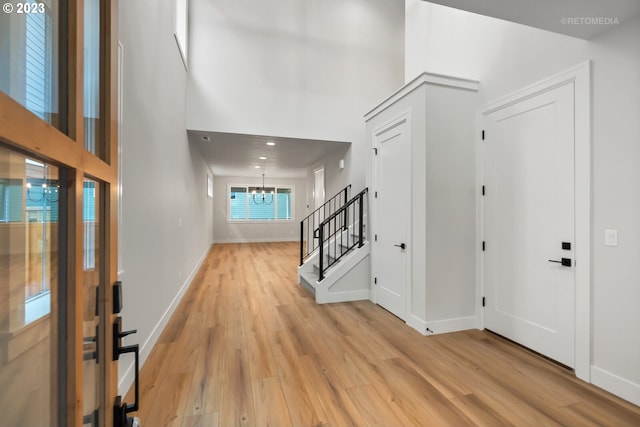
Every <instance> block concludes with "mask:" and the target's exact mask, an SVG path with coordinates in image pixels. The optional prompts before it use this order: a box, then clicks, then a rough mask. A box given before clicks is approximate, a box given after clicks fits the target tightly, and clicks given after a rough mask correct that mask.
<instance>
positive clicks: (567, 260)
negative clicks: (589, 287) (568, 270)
mask: <svg viewBox="0 0 640 427" xmlns="http://www.w3.org/2000/svg"><path fill="white" fill-rule="evenodd" d="M549 262H556V263H558V264H562V265H563V266H564V267H571V265H572V262H571V258H562V259H561V260H560V261H557V260H555V259H550V260H549Z"/></svg>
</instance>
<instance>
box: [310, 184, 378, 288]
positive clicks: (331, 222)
mask: <svg viewBox="0 0 640 427" xmlns="http://www.w3.org/2000/svg"><path fill="white" fill-rule="evenodd" d="M367 192H368V188H365V189H364V190H362V191H361V192H360V193H358V194H357V195H356V196H354V197H353V198H352V199H351V200H349V201H348V202H347V203H346V204H345V205H344V206H342V207H341V208H340V209H338V210H337V211H335V212H334V213H333V214H332V215H330V216H329V217H327V218H326V219H325V220H324V221H323V222H322V223H321V224H320V226H319V227H318V237H319V240H320V243H319V245H320V247H319V251H320V254H319V255H318V256H319V266H318V268H319V270H320V271H319V274H318V281H321V280H323V279H324V276H325V272H326V271H327V270H328V269H329V268H330V267H331V266H332V265H334V264H335V263H337V262H338V261H340V258H342V257H343V256H344V255H346V254H347V253H349V251H351V249H353V248H354V247H356V246H358V247H362V246H363V245H364V242H365V240H366V236H365V219H366V217H365V210H366V206H367V197H366V195H367ZM325 258H326V259H325Z"/></svg>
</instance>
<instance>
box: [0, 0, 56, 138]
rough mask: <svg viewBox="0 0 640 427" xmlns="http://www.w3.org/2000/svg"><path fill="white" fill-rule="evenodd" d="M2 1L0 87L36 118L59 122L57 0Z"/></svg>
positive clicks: (48, 121)
mask: <svg viewBox="0 0 640 427" xmlns="http://www.w3.org/2000/svg"><path fill="white" fill-rule="evenodd" d="M2 3H3V6H4V7H3V12H2V13H0V90H1V91H2V92H4V93H6V94H7V95H9V96H11V97H12V98H13V99H14V100H16V101H18V102H19V103H20V104H22V105H23V106H24V107H25V108H27V109H28V110H29V111H31V112H32V113H33V114H35V115H36V116H38V117H39V118H40V119H42V120H44V121H45V122H47V123H51V124H53V125H54V126H59V112H60V104H61V102H60V101H61V100H60V90H59V89H60V82H59V73H58V64H59V62H60V61H59V59H60V58H59V57H60V43H59V41H58V34H59V28H58V22H59V4H58V1H55V0H54V1H35V0H24V1H20V2H15V1H3V2H2ZM63 101H64V100H63Z"/></svg>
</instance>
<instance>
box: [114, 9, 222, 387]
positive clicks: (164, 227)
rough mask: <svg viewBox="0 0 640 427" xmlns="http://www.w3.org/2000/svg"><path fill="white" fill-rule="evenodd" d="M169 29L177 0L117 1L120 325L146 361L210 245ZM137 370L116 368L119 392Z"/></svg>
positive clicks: (126, 364) (206, 203) (202, 172)
mask: <svg viewBox="0 0 640 427" xmlns="http://www.w3.org/2000/svg"><path fill="white" fill-rule="evenodd" d="M172 31H173V7H172V2H164V3H163V4H158V3H156V2H154V1H151V0H138V1H133V2H121V3H120V16H119V39H120V41H121V43H122V45H123V48H124V60H123V67H124V70H123V71H124V79H123V83H124V90H123V95H124V96H123V100H122V101H123V108H124V111H123V115H124V119H123V123H122V125H121V132H122V140H121V147H122V150H123V154H122V166H123V172H122V174H123V201H122V209H123V215H122V216H123V220H122V223H121V224H120V226H121V227H122V236H123V238H122V241H121V242H120V248H121V255H122V257H123V264H122V268H123V269H124V274H123V275H122V279H123V289H124V310H123V311H122V316H123V327H124V328H126V329H137V330H138V333H137V334H136V335H133V336H131V337H130V338H127V339H126V340H127V341H126V342H127V343H134V342H135V343H139V344H141V357H142V360H144V359H145V358H146V357H147V356H148V355H149V352H150V351H151V349H152V347H153V344H154V343H155V340H157V338H158V336H159V333H160V332H161V331H162V328H163V327H164V324H165V323H166V321H167V320H168V317H169V315H170V313H171V310H172V309H173V308H175V304H176V303H177V301H178V300H179V298H180V297H181V296H182V291H183V290H185V289H186V286H185V284H186V282H187V281H188V278H189V276H190V274H192V272H193V271H194V269H195V268H196V267H197V265H198V262H199V260H200V259H201V257H202V256H203V255H204V254H205V253H206V252H207V250H208V248H209V247H210V245H211V243H212V240H213V224H212V219H211V218H212V215H213V203H212V200H211V199H208V198H207V193H206V191H207V180H206V176H207V175H206V174H207V172H208V168H207V166H206V165H205V163H204V161H203V160H202V158H201V156H200V154H199V152H198V150H197V149H195V148H192V147H190V146H189V143H188V142H187V133H186V121H185V108H186V106H185V94H186V71H185V68H184V66H183V64H182V60H181V58H180V54H179V53H178V49H177V47H176V46H177V45H176V42H175V40H174V38H173V34H172ZM160 70H161V72H159V71H160ZM150 302H151V303H150ZM132 364H133V360H132V358H123V361H122V362H121V363H120V369H119V375H120V392H121V393H125V392H126V390H127V389H128V386H129V385H130V384H131V382H132V380H133V376H132V373H133V372H132V370H131V367H132Z"/></svg>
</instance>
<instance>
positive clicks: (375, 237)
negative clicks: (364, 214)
mask: <svg viewBox="0 0 640 427" xmlns="http://www.w3.org/2000/svg"><path fill="white" fill-rule="evenodd" d="M373 241H374V242H377V241H378V235H377V234H374V235H373Z"/></svg>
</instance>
